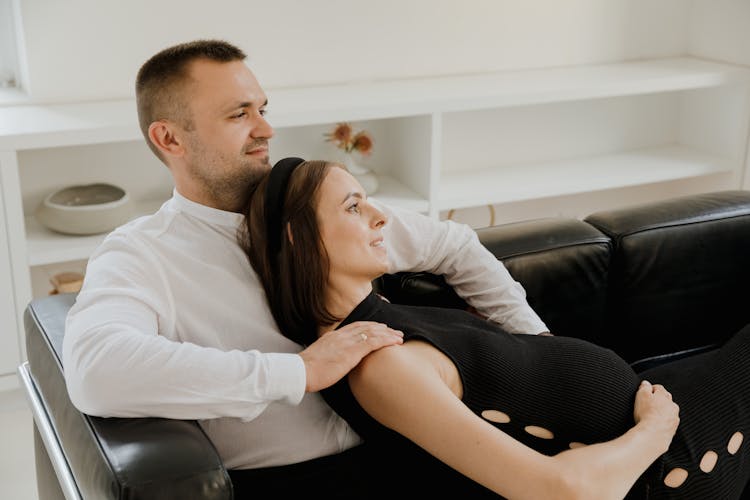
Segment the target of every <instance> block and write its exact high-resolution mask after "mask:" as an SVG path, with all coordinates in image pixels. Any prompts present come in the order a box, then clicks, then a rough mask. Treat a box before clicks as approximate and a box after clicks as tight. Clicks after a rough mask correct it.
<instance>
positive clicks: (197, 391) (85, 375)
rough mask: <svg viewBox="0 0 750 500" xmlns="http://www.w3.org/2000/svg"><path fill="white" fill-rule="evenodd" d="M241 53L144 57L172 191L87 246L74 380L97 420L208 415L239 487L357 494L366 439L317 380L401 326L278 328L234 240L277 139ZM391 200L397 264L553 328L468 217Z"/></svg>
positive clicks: (144, 85) (523, 320)
mask: <svg viewBox="0 0 750 500" xmlns="http://www.w3.org/2000/svg"><path fill="white" fill-rule="evenodd" d="M244 59H245V54H244V53H242V51H241V50H239V49H238V48H236V47H234V46H232V45H230V44H227V43H225V42H221V41H197V42H192V43H187V44H182V45H178V46H175V47H171V48H168V49H165V50H164V51H162V52H160V53H158V54H156V55H155V56H153V57H152V58H151V59H149V60H148V61H147V62H146V63H145V64H144V65H143V66H142V67H141V69H140V71H139V73H138V78H137V81H136V97H137V104H138V116H139V121H140V125H141V129H142V131H143V134H144V136H145V138H146V140H147V142H148V144H149V146H150V147H151V149H152V150H153V151H154V153H155V154H156V155H157V156H158V157H159V158H160V159H161V160H162V161H163V162H164V163H165V164H166V165H167V167H168V168H169V169H170V172H171V174H172V176H173V178H174V185H175V190H174V194H173V197H172V198H171V199H170V200H169V201H167V202H166V203H165V204H164V205H163V206H162V207H161V209H159V211H158V212H156V213H155V214H154V215H152V216H148V217H143V218H140V219H138V220H136V221H133V222H131V223H129V224H126V225H124V226H123V227H121V228H118V229H117V230H115V231H114V232H113V233H112V234H110V235H109V236H108V237H107V238H106V239H105V241H104V242H103V243H102V245H101V246H100V247H99V248H98V249H97V250H96V251H95V252H94V254H93V255H92V256H91V257H90V259H89V263H88V267H87V272H86V278H85V281H84V284H83V288H82V290H81V292H80V294H79V295H78V297H77V300H76V304H75V305H74V306H73V308H72V309H71V311H70V314H69V316H68V319H67V323H66V335H65V340H64V345H63V356H64V363H65V376H66V381H67V385H68V391H69V393H70V397H71V400H72V401H73V403H74V404H75V405H76V406H77V407H78V408H79V409H80V410H81V411H83V412H85V413H89V414H93V415H100V416H120V417H141V416H157V417H166V418H177V419H198V420H199V421H200V423H201V425H202V427H203V428H204V429H205V431H206V433H207V435H208V436H209V438H210V439H211V440H212V442H213V443H214V445H215V446H216V448H217V450H218V452H219V454H220V456H221V458H222V460H223V461H224V464H225V466H226V467H227V469H230V474H231V475H232V479H233V482H234V484H235V486H236V487H237V488H238V489H239V490H242V488H243V485H244V484H250V487H251V488H253V489H258V488H260V489H263V488H266V486H268V485H264V483H263V482H264V481H266V482H267V483H271V482H274V485H273V488H274V491H275V492H276V493H280V492H282V490H280V488H281V487H282V486H283V487H285V488H287V490H283V492H285V493H291V492H305V493H308V494H309V493H314V492H316V491H317V492H321V493H325V492H326V491H328V489H329V488H330V487H331V485H333V484H335V485H336V488H337V489H338V490H339V491H340V492H342V494H343V495H344V496H345V497H346V496H350V495H352V494H353V493H354V492H358V493H361V491H360V490H358V489H356V488H357V487H358V485H360V484H361V483H360V479H358V478H357V477H356V474H355V472H357V470H359V469H360V468H359V467H358V464H361V463H364V462H361V461H360V460H361V455H362V453H363V452H362V451H361V450H362V447H361V446H358V445H359V444H360V439H359V437H358V436H357V435H356V434H355V433H354V432H353V431H352V430H351V429H350V428H349V426H348V425H347V424H346V422H344V421H343V420H342V419H341V418H339V417H338V416H337V415H336V414H335V413H334V412H333V411H332V410H331V409H330V408H329V407H328V406H327V405H326V404H325V403H324V401H323V400H322V398H321V397H320V396H319V394H318V393H317V391H319V390H320V389H323V388H325V387H327V386H329V385H331V384H333V383H334V382H335V381H337V380H339V379H340V378H341V377H343V376H345V375H346V373H347V372H348V371H349V370H350V369H351V368H352V367H354V366H355V365H356V364H357V363H358V362H359V361H360V360H361V359H362V357H364V356H365V355H366V354H368V353H369V352H370V351H372V350H374V349H378V348H380V347H383V346H386V345H392V344H397V343H399V342H401V335H400V332H397V331H394V330H392V329H390V328H388V327H387V326H385V325H380V324H374V323H357V324H353V325H350V326H348V327H346V328H342V329H341V330H340V331H339V332H338V334H337V335H328V336H324V337H322V338H321V339H320V340H318V341H317V342H315V343H313V344H311V345H310V346H307V347H303V346H299V345H296V344H294V343H293V342H291V341H290V340H288V339H286V338H285V337H284V336H283V335H281V334H280V332H279V331H278V329H277V327H276V325H275V323H274V321H273V318H272V316H271V314H270V311H269V310H268V307H267V305H266V301H265V296H264V294H263V290H262V287H261V286H260V284H259V282H258V279H257V277H256V276H255V275H254V273H253V272H252V269H251V267H250V265H249V263H248V262H247V259H246V257H245V255H244V253H243V252H242V250H241V249H240V247H239V245H238V244H237V241H236V231H237V228H238V226H239V224H240V222H241V220H242V216H241V215H240V214H239V213H237V212H238V211H239V210H240V209H241V208H242V206H243V204H244V202H245V198H246V196H247V193H248V189H249V187H250V186H251V185H252V184H253V183H254V182H255V180H256V179H257V178H258V177H259V176H261V175H262V173H263V172H266V171H267V170H268V169H269V168H270V165H269V149H268V142H269V139H271V137H272V136H273V130H272V128H271V126H270V125H269V124H268V122H267V121H266V120H265V118H264V114H265V110H266V107H267V105H268V102H267V99H266V95H265V93H264V92H263V90H262V88H261V87H260V85H259V84H258V82H257V80H256V79H255V76H254V75H253V74H252V72H251V71H250V70H249V69H248V67H247V66H246V64H245V63H244ZM383 209H384V210H385V211H386V213H387V214H388V217H389V219H390V224H389V226H388V229H387V230H386V232H387V234H386V238H385V239H386V242H387V244H388V252H389V257H390V263H391V272H396V271H406V270H423V271H430V272H434V273H437V274H443V275H445V276H446V279H447V281H448V282H449V283H450V284H452V285H453V286H454V287H455V289H456V290H457V292H458V293H459V294H460V295H461V296H463V297H465V298H466V299H467V300H468V301H469V303H470V304H471V305H472V306H473V307H475V308H476V309H477V310H478V311H479V312H480V313H482V314H484V315H485V316H487V317H489V318H490V319H492V320H494V321H497V322H499V323H501V324H503V325H504V326H505V327H506V329H508V330H509V331H513V332H518V333H533V334H536V333H540V332H543V331H546V327H545V325H544V324H543V323H542V321H541V320H540V319H539V317H538V316H537V315H536V314H535V313H534V312H533V311H532V310H531V308H530V307H529V306H528V304H527V303H526V301H525V295H524V291H523V289H522V288H521V286H520V285H519V284H518V283H516V282H515V281H513V279H512V278H511V277H510V275H509V274H508V272H507V271H506V270H505V268H504V267H503V266H502V264H500V263H499V262H498V261H497V260H496V259H495V258H494V257H493V256H492V254H490V253H489V252H488V251H487V250H485V249H484V248H483V247H482V246H481V244H480V243H479V242H478V240H477V238H476V235H475V234H474V232H473V231H471V229H470V228H468V227H466V226H463V225H459V224H455V223H452V222H439V221H435V220H432V219H429V218H427V217H424V216H421V215H419V214H414V213H409V212H405V211H401V210H396V209H389V208H387V207H384V208H383ZM363 333H364V335H362V334H363ZM362 339H365V340H364V341H363V340H362ZM347 467H348V468H349V472H350V473H346V472H344V473H342V474H338V475H337V474H333V473H331V471H339V470H346V468H347ZM243 471H244V472H243ZM278 471H281V473H282V474H283V476H282V477H284V480H283V481H282V482H279V481H278V479H277V478H278V477H279V473H278ZM370 479H372V478H370ZM295 480H297V481H296V482H295ZM346 481H348V483H346ZM281 483H283V485H282V484H281ZM269 487H270V486H269ZM347 488H349V489H348V490H347ZM347 491H348V492H349V493H347Z"/></svg>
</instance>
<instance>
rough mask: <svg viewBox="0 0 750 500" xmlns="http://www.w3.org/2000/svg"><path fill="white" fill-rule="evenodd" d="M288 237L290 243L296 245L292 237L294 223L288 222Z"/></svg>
mask: <svg viewBox="0 0 750 500" xmlns="http://www.w3.org/2000/svg"><path fill="white" fill-rule="evenodd" d="M286 237H287V238H289V243H291V244H292V246H294V238H293V237H292V225H291V224H290V223H288V222H287V223H286Z"/></svg>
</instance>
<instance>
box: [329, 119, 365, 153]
mask: <svg viewBox="0 0 750 500" xmlns="http://www.w3.org/2000/svg"><path fill="white" fill-rule="evenodd" d="M352 132H353V131H352V126H351V125H350V124H349V123H338V124H336V126H335V127H334V129H333V130H332V131H331V132H329V133H326V134H324V135H325V137H326V141H327V142H333V143H335V144H336V147H337V148H339V149H343V150H344V151H346V152H347V153H351V152H352V151H357V152H358V153H360V154H362V155H365V156H366V155H369V154H370V153H371V152H372V147H373V142H374V141H373V139H372V136H371V135H370V134H369V133H367V132H366V131H364V130H361V131H359V132H357V133H356V134H354V135H352Z"/></svg>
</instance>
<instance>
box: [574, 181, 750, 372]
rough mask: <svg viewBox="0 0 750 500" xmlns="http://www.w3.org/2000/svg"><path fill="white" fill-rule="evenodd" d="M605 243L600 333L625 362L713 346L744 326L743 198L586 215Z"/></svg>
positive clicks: (747, 252)
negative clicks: (609, 248)
mask: <svg viewBox="0 0 750 500" xmlns="http://www.w3.org/2000/svg"><path fill="white" fill-rule="evenodd" d="M585 221H586V222H587V223H589V224H591V225H593V226H594V227H596V228H597V229H599V230H600V231H601V232H602V233H604V234H606V235H607V236H608V237H609V238H610V239H611V241H612V245H613V252H612V260H611V263H610V270H609V293H608V304H609V307H608V312H607V316H608V328H609V329H610V330H611V334H612V342H609V343H608V346H609V347H611V348H613V349H614V350H615V351H616V352H617V353H618V354H620V355H621V356H623V357H624V358H625V359H627V360H630V361H633V360H636V359H641V358H643V357H646V356H651V355H653V354H661V353H667V352H675V351H679V350H685V349H692V348H695V347H699V346H701V345H705V344H707V343H717V344H720V343H722V342H724V341H725V340H726V339H727V338H728V337H729V336H731V335H732V334H733V333H735V332H736V331H738V330H739V329H740V328H741V327H742V326H744V325H746V324H748V323H750V294H749V293H748V290H749V288H748V287H749V286H750V192H748V191H724V192H717V193H707V194H700V195H692V196H683V197H679V198H673V199H670V200H665V201H662V202H658V203H651V204H646V205H639V206H637V207H634V208H629V209H621V210H611V211H605V212H599V213H595V214H592V215H590V216H589V217H587V218H586V219H585Z"/></svg>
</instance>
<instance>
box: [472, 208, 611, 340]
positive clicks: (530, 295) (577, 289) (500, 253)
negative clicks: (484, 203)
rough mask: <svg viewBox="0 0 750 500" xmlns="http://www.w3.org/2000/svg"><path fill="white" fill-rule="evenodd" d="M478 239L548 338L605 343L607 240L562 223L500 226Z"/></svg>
mask: <svg viewBox="0 0 750 500" xmlns="http://www.w3.org/2000/svg"><path fill="white" fill-rule="evenodd" d="M477 234H478V235H479V239H480V240H481V241H482V243H483V244H484V245H485V246H486V247H487V248H488V249H489V250H490V251H491V252H492V253H493V254H494V255H495V256H496V257H497V258H498V259H500V260H502V261H503V263H504V264H505V266H506V268H507V269H508V271H509V272H510V273H511V275H512V276H513V278H514V279H516V280H517V281H518V282H519V283H521V285H523V287H524V289H525V290H526V298H527V300H528V302H529V305H531V307H532V308H533V309H534V310H535V311H536V312H537V314H539V316H540V317H541V318H542V320H543V321H544V322H545V323H546V324H547V327H549V329H550V330H551V332H552V333H553V334H555V335H565V336H571V337H577V338H580V339H585V340H589V341H591V342H594V343H599V344H601V343H602V342H603V341H604V340H606V338H605V337H602V335H603V334H606V329H605V324H604V322H605V313H606V290H607V275H608V267H609V259H610V252H611V247H610V241H609V238H608V237H606V236H605V235H603V234H602V233H601V232H599V231H598V230H596V229H595V228H593V227H591V226H590V225H588V224H585V223H583V222H581V221H579V220H576V219H561V218H547V219H538V220H530V221H524V222H517V223H512V224H503V225H500V226H495V227H488V228H484V229H480V230H478V231H477Z"/></svg>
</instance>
